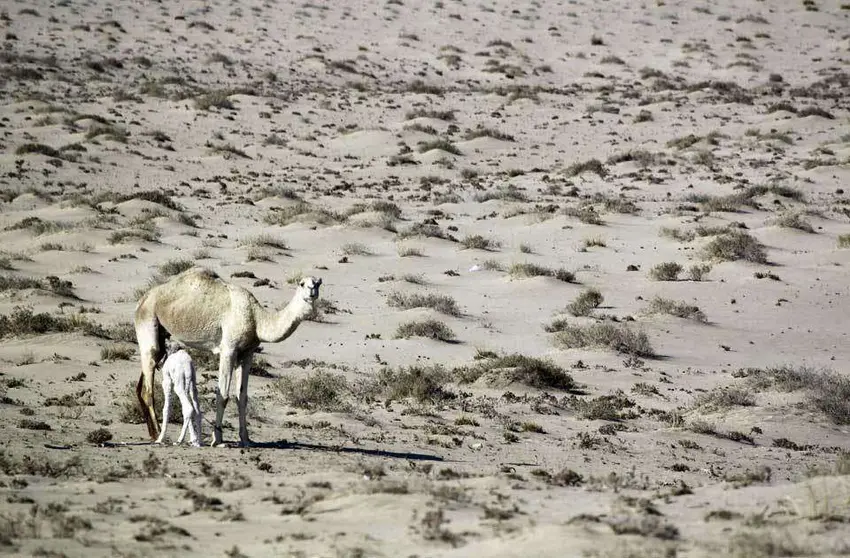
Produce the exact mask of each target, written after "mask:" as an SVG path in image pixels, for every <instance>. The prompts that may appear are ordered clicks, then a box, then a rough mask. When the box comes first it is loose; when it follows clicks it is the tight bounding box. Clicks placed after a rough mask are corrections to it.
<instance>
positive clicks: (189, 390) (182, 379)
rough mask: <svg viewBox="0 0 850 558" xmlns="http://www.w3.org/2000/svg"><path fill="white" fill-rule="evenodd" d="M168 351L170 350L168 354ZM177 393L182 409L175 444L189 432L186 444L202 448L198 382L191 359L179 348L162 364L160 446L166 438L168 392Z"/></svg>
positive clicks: (168, 404)
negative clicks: (180, 425) (180, 422)
mask: <svg viewBox="0 0 850 558" xmlns="http://www.w3.org/2000/svg"><path fill="white" fill-rule="evenodd" d="M169 352H170V351H169ZM172 390H173V391H174V393H176V394H177V397H178V398H179V399H180V405H181V407H182V409H183V430H181V431H180V437H179V438H178V439H177V444H182V443H183V438H185V437H186V431H187V430H188V431H189V441H190V442H191V443H192V445H193V446H195V447H200V446H201V406H200V405H199V404H198V383H197V380H196V378H195V365H194V364H192V357H190V356H189V353H187V352H186V351H185V350H184V349H182V348H177V347H175V350H174V352H170V354H169V355H168V358H166V359H165V363H164V364H163V365H162V393H163V395H164V398H165V401H164V402H163V406H162V429H161V431H160V434H159V438H157V440H156V443H157V444H161V443H162V441H163V440H164V439H165V429H166V427H167V425H168V414H169V411H170V409H171V392H172Z"/></svg>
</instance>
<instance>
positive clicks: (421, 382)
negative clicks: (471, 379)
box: [370, 366, 454, 403]
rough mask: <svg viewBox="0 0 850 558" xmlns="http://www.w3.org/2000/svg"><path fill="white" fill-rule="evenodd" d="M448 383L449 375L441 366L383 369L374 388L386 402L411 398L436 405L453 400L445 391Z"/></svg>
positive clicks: (450, 394) (451, 395)
mask: <svg viewBox="0 0 850 558" xmlns="http://www.w3.org/2000/svg"><path fill="white" fill-rule="evenodd" d="M448 381H449V374H448V372H446V370H445V369H444V368H442V367H441V366H429V367H425V366H409V367H406V368H405V367H402V368H398V369H392V368H383V369H381V371H380V372H379V373H378V377H377V379H376V380H375V388H376V391H377V392H378V393H380V394H381V395H382V396H383V397H384V398H386V400H388V401H392V400H398V399H406V398H411V399H413V400H415V401H417V402H419V403H437V402H440V401H445V400H448V399H452V398H454V394H452V393H451V392H449V391H446V389H445V385H446V383H448ZM370 391H371V390H370Z"/></svg>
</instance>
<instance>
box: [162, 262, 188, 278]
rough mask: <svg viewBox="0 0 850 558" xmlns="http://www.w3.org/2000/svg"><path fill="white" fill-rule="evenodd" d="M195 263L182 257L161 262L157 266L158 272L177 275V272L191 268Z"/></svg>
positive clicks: (168, 275) (169, 275)
mask: <svg viewBox="0 0 850 558" xmlns="http://www.w3.org/2000/svg"><path fill="white" fill-rule="evenodd" d="M194 265H195V262H194V261H192V260H184V259H173V260H168V261H167V262H165V263H163V264H161V265H160V266H159V273H160V274H162V275H163V276H165V277H171V276H172V275H177V274H179V273H183V272H184V271H186V270H187V269H189V268H191V267H192V266H194Z"/></svg>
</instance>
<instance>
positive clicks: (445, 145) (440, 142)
mask: <svg viewBox="0 0 850 558" xmlns="http://www.w3.org/2000/svg"><path fill="white" fill-rule="evenodd" d="M434 149H439V150H441V151H445V152H447V153H451V154H452V155H463V153H461V151H460V149H458V148H457V146H455V144H453V143H452V142H450V141H449V140H445V139H436V140H432V141H426V142H423V143H421V144H420V145H419V152H420V153H425V152H427V151H431V150H434Z"/></svg>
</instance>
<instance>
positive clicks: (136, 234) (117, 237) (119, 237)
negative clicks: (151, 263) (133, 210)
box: [107, 228, 159, 244]
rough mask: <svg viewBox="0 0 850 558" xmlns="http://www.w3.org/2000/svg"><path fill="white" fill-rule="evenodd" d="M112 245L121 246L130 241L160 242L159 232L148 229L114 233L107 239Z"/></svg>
mask: <svg viewBox="0 0 850 558" xmlns="http://www.w3.org/2000/svg"><path fill="white" fill-rule="evenodd" d="M107 240H108V241H109V243H110V244H121V243H124V242H126V241H128V240H143V241H146V242H159V231H157V230H156V229H154V230H147V229H141V228H138V229H123V230H119V231H114V232H113V233H112V234H110V235H109V238H108V239H107Z"/></svg>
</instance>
